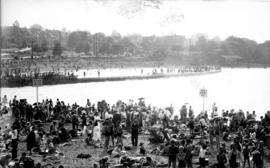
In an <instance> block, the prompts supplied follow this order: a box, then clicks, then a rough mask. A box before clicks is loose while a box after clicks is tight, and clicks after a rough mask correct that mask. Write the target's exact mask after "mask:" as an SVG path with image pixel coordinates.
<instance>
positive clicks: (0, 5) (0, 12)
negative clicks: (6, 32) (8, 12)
mask: <svg viewBox="0 0 270 168" xmlns="http://www.w3.org/2000/svg"><path fill="white" fill-rule="evenodd" d="M2 11H3V10H2V0H0V110H1V106H2V92H1V89H2Z"/></svg>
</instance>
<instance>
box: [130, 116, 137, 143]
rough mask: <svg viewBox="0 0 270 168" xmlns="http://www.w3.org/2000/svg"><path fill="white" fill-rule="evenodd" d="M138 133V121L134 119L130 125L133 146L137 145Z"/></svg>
mask: <svg viewBox="0 0 270 168" xmlns="http://www.w3.org/2000/svg"><path fill="white" fill-rule="evenodd" d="M138 135H139V125H138V121H137V120H135V121H134V122H133V124H132V125H131V142H132V145H133V147H137V146H138Z"/></svg>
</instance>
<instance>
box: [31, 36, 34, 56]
mask: <svg viewBox="0 0 270 168" xmlns="http://www.w3.org/2000/svg"><path fill="white" fill-rule="evenodd" d="M31 44H32V53H31V60H32V61H33V59H34V40H32V43H31Z"/></svg>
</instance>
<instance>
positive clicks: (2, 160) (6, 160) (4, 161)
mask: <svg viewBox="0 0 270 168" xmlns="http://www.w3.org/2000/svg"><path fill="white" fill-rule="evenodd" d="M10 161H11V155H10V154H7V155H4V156H2V157H1V158H0V165H1V166H2V168H8V164H9V162H10Z"/></svg>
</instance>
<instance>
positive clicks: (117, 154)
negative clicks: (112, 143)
mask: <svg viewBox="0 0 270 168" xmlns="http://www.w3.org/2000/svg"><path fill="white" fill-rule="evenodd" d="M121 151H122V144H118V145H117V146H116V147H115V148H114V149H113V151H112V155H111V156H112V157H120V155H121Z"/></svg>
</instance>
